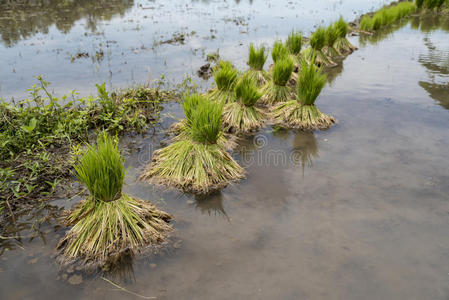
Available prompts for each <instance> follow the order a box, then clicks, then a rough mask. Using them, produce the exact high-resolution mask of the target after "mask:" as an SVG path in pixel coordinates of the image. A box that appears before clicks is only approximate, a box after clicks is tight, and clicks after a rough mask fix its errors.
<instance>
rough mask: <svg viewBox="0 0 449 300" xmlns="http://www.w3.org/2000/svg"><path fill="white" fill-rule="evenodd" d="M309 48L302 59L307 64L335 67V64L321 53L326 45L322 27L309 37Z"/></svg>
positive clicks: (324, 30)
mask: <svg viewBox="0 0 449 300" xmlns="http://www.w3.org/2000/svg"><path fill="white" fill-rule="evenodd" d="M309 43H310V48H308V49H306V50H305V53H304V58H305V59H306V61H308V62H309V63H310V62H311V61H312V58H314V59H313V61H314V62H315V63H317V64H318V65H320V66H335V65H336V64H335V63H334V62H333V61H332V60H331V59H330V58H329V57H328V56H327V55H326V54H325V53H324V52H323V48H324V47H325V46H326V44H327V31H326V29H325V28H323V27H318V28H317V30H316V31H315V32H314V33H313V34H312V35H311V36H310V40H309Z"/></svg>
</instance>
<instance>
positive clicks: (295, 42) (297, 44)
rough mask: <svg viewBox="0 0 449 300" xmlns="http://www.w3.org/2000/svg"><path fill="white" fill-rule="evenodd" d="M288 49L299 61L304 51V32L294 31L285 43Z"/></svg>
mask: <svg viewBox="0 0 449 300" xmlns="http://www.w3.org/2000/svg"><path fill="white" fill-rule="evenodd" d="M285 45H286V46H287V49H288V51H289V53H290V55H292V56H293V57H295V59H296V60H297V59H298V55H299V54H300V52H301V49H302V32H299V31H292V32H290V34H289V35H288V37H287V41H286V42H285Z"/></svg>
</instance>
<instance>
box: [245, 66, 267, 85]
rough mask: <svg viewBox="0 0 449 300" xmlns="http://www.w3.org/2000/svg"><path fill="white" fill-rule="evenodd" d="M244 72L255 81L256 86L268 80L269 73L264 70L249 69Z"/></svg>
mask: <svg viewBox="0 0 449 300" xmlns="http://www.w3.org/2000/svg"><path fill="white" fill-rule="evenodd" d="M246 74H247V75H248V76H249V77H250V78H251V79H253V80H254V82H256V83H257V86H259V87H261V86H264V85H265V84H266V83H267V82H268V81H269V80H270V75H269V73H268V72H266V71H264V70H255V69H249V70H248V71H246Z"/></svg>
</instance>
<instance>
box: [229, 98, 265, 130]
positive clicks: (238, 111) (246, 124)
mask: <svg viewBox="0 0 449 300" xmlns="http://www.w3.org/2000/svg"><path fill="white" fill-rule="evenodd" d="M264 118H265V114H264V113H263V111H262V110H261V109H260V108H258V107H255V106H245V105H242V104H240V103H238V102H233V103H228V104H226V105H225V107H224V111H223V124H224V126H225V128H226V130H227V131H229V132H233V133H236V134H248V133H254V132H256V131H258V130H259V129H260V128H261V127H262V125H263V122H264Z"/></svg>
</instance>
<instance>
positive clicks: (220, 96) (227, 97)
mask: <svg viewBox="0 0 449 300" xmlns="http://www.w3.org/2000/svg"><path fill="white" fill-rule="evenodd" d="M207 95H208V97H209V99H210V100H211V101H217V102H223V103H228V102H232V101H234V99H235V97H234V93H233V92H232V91H221V90H219V89H217V88H214V89H211V90H209V91H208V92H207Z"/></svg>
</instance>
